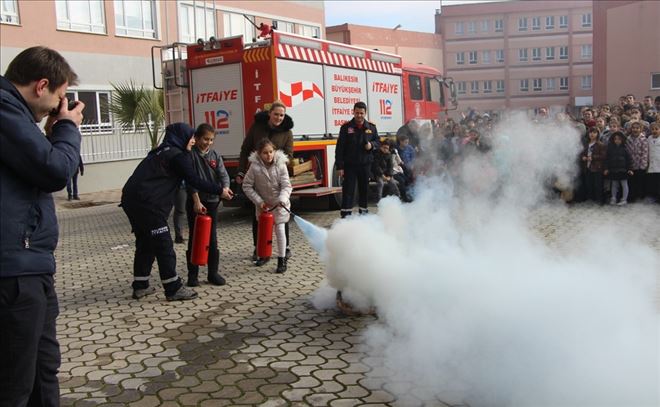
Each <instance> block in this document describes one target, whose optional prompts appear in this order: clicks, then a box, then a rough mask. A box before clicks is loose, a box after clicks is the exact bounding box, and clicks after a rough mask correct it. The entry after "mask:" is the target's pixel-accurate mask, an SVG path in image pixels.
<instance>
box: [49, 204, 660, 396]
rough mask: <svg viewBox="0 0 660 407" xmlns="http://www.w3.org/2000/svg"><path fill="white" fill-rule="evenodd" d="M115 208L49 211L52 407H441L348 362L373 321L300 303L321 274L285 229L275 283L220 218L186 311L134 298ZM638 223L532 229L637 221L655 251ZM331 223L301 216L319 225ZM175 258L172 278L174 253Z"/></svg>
mask: <svg viewBox="0 0 660 407" xmlns="http://www.w3.org/2000/svg"><path fill="white" fill-rule="evenodd" d="M118 197H119V195H118V193H117V191H109V192H107V193H102V194H91V195H84V194H83V195H82V198H83V200H82V201H80V202H75V201H74V202H71V203H69V202H66V201H65V200H63V199H62V198H61V196H60V197H58V199H57V200H58V207H59V211H58V212H59V213H58V216H59V219H60V226H61V231H60V234H61V240H60V245H59V248H58V251H57V253H56V256H57V260H58V265H59V266H58V274H57V289H58V292H59V297H60V308H61V314H60V318H59V320H58V330H59V332H58V334H59V339H60V344H61V348H62V368H61V373H60V379H61V389H62V405H64V406H97V405H102V406H126V405H128V406H223V405H264V406H280V405H318V406H327V405H330V406H353V405H401V406H409V405H422V404H424V405H439V406H447V405H448V404H445V403H442V402H441V401H439V400H420V399H419V398H417V397H418V396H420V393H416V392H414V391H411V394H410V396H409V397H405V398H399V399H395V397H394V396H393V395H392V393H393V392H392V390H393V387H392V386H409V385H410V384H406V383H403V384H402V383H399V384H387V383H385V382H384V380H380V379H379V375H378V374H377V372H378V371H379V369H380V368H381V367H382V365H381V363H382V361H379V360H377V359H374V358H370V357H367V356H366V355H364V354H363V353H362V352H361V350H360V349H361V348H360V341H361V336H360V334H361V331H362V330H363V329H364V328H365V327H366V326H368V325H369V324H370V323H372V322H373V321H374V320H375V317H361V318H356V317H345V316H343V315H341V314H338V313H337V312H333V311H318V310H315V309H314V308H313V307H312V306H311V305H310V303H309V301H308V299H309V295H310V293H312V292H313V291H314V290H315V289H316V288H317V287H318V284H319V282H320V281H321V280H322V278H323V269H322V267H321V266H320V264H319V261H318V257H317V256H316V254H315V253H314V252H313V251H312V250H311V249H310V248H309V246H308V245H307V243H306V242H305V241H304V237H303V236H302V235H301V233H300V231H299V230H298V228H297V227H295V226H293V227H292V228H291V236H292V242H293V244H292V248H293V252H294V257H293V258H292V259H291V261H290V263H289V264H290V266H289V271H288V272H287V273H285V274H284V275H275V274H273V273H272V271H273V269H274V268H275V265H274V264H273V263H272V262H271V263H269V264H267V265H265V266H263V267H261V268H256V267H254V266H253V265H252V263H251V262H250V260H249V256H250V254H251V250H252V244H251V233H250V216H249V213H248V212H246V211H240V210H233V209H232V210H224V211H223V212H222V213H221V224H220V228H221V233H220V236H221V237H220V251H221V267H222V269H223V271H222V273H223V275H225V277H227V280H228V285H227V286H225V287H213V286H210V285H208V284H203V285H202V286H201V287H200V288H199V289H198V292H199V293H200V298H199V299H197V300H195V301H187V302H176V303H168V302H166V301H165V300H164V296H163V294H162V292H159V293H158V294H156V295H154V296H151V297H147V298H146V299H143V300H141V301H135V300H132V299H131V298H130V294H131V290H130V283H131V280H132V278H131V274H132V256H133V243H134V240H133V237H132V235H131V234H130V229H129V225H128V222H127V220H126V218H125V216H124V215H123V212H121V210H120V209H119V208H117V206H116V204H110V203H112V202H115V203H116V201H117V200H118ZM93 203H97V204H99V203H100V204H102V205H96V206H90V205H91V204H93ZM644 213H645V215H644V217H642V216H641V215H637V211H635V208H634V206H630V207H628V208H610V207H605V208H597V207H587V206H585V207H575V208H571V209H569V210H554V209H539V210H538V211H537V213H536V216H535V217H534V219H533V220H532V222H533V224H534V226H535V228H536V230H538V231H539V232H540V233H541V234H542V235H543V236H544V237H545V238H546V240H547V241H548V242H549V243H551V244H555V243H557V242H564V243H570V239H571V236H574V235H575V231H576V229H579V228H583V227H584V226H585V225H589V224H594V222H595V223H600V222H637V223H639V224H640V225H644V227H645V228H647V231H648V237H649V241H651V242H652V244H653V245H654V246H655V247H656V248H658V250H660V238H659V236H660V226H659V225H660V211H655V213H654V214H653V215H652V217H651V218H650V219H649V218H648V213H649V212H648V211H645V212H644ZM336 216H337V212H336V211H333V212H315V213H306V214H304V217H305V218H306V219H308V220H310V221H312V222H314V223H316V224H318V225H322V226H328V225H330V224H331V223H332V222H333V220H334V219H335V218H336ZM176 250H177V255H178V256H179V258H178V260H179V263H180V266H181V270H183V269H184V262H183V261H182V260H181V259H184V258H185V257H184V256H183V253H184V250H185V248H184V246H183V245H176ZM154 270H155V269H154ZM153 276H154V280H153V281H154V282H157V281H158V280H157V272H155V271H154V273H153ZM202 277H203V276H202ZM202 279H203V278H202ZM381 370H382V369H381ZM367 372H371V374H370V375H369V376H368V377H367V375H366V373H367ZM404 388H405V387H404Z"/></svg>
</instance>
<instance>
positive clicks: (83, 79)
mask: <svg viewBox="0 0 660 407" xmlns="http://www.w3.org/2000/svg"><path fill="white" fill-rule="evenodd" d="M324 20H325V12H324V3H323V1H277V2H275V1H224V0H223V1H219V0H206V1H202V0H176V1H175V0H168V1H164V0H143V1H129V0H105V1H98V0H57V1H34V0H0V71H1V72H2V73H4V72H5V70H6V69H7V65H9V62H11V60H12V59H13V58H14V57H15V56H16V55H17V54H18V53H19V52H21V51H22V50H23V49H25V48H29V47H31V46H35V45H44V46H48V47H50V48H53V49H56V50H58V51H59V52H60V53H61V54H62V55H63V56H64V57H65V58H66V59H67V60H68V61H69V63H70V64H71V66H72V67H73V69H74V70H75V71H76V73H77V74H78V76H79V78H80V84H79V85H78V86H75V87H70V88H69V92H70V93H69V96H70V97H74V98H76V99H79V100H81V101H83V102H84V103H85V105H86V108H85V123H84V125H83V126H82V128H81V130H82V133H83V144H82V156H83V162H84V163H85V176H84V177H81V178H79V181H78V183H79V189H80V192H81V193H85V192H94V191H101V190H107V189H114V188H120V187H121V186H122V185H123V183H124V182H125V181H126V179H128V177H129V176H130V174H131V173H132V172H133V170H134V169H135V167H136V166H137V164H138V162H139V161H140V159H142V158H143V157H144V156H145V155H146V153H147V152H148V151H149V149H150V144H149V141H148V138H147V136H146V134H145V132H144V131H141V130H140V129H126V128H120V127H119V126H118V125H116V123H115V122H114V120H113V117H112V114H111V112H110V111H109V109H108V103H107V102H108V101H109V100H110V98H111V92H112V84H121V83H127V82H128V81H133V82H134V83H135V84H136V85H138V86H140V85H144V86H145V87H147V88H152V87H153V76H154V73H153V70H152V56H151V55H152V47H158V46H162V45H166V44H171V43H173V42H184V43H192V42H195V41H197V39H199V38H203V39H208V38H210V37H211V36H214V37H216V38H220V37H228V36H235V35H241V34H242V35H243V36H244V39H245V40H244V41H245V42H252V41H253V39H254V38H255V37H256V36H257V35H258V33H257V30H256V28H255V25H256V26H259V24H260V23H262V22H263V23H266V24H272V22H273V21H276V22H277V29H278V30H280V31H286V32H294V33H297V34H300V35H304V36H308V37H317V38H323V36H324V32H325V23H324ZM153 54H154V55H156V56H158V55H159V53H158V52H157V50H155V51H153ZM159 65H160V63H159V61H156V73H155V75H156V76H160V70H159V68H158V67H159ZM157 84H160V79H159V78H157Z"/></svg>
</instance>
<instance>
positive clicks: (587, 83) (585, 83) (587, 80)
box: [580, 75, 591, 90]
mask: <svg viewBox="0 0 660 407" xmlns="http://www.w3.org/2000/svg"><path fill="white" fill-rule="evenodd" d="M580 84H581V85H582V89H585V90H587V89H591V75H584V76H583V77H582V78H581V79H580Z"/></svg>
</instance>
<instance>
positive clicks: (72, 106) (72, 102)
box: [49, 100, 78, 116]
mask: <svg viewBox="0 0 660 407" xmlns="http://www.w3.org/2000/svg"><path fill="white" fill-rule="evenodd" d="M76 106H78V101H77V100H70V101H69V105H68V106H67V109H68V110H73V109H75V108H76ZM59 112H60V109H59V106H58V107H56V108H54V109H53V110H51V111H50V113H49V114H50V115H51V116H57V114H58V113H59Z"/></svg>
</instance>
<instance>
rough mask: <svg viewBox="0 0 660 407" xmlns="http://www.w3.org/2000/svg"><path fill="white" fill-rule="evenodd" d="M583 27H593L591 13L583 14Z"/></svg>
mask: <svg viewBox="0 0 660 407" xmlns="http://www.w3.org/2000/svg"><path fill="white" fill-rule="evenodd" d="M582 27H583V28H589V27H591V13H587V14H582Z"/></svg>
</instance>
